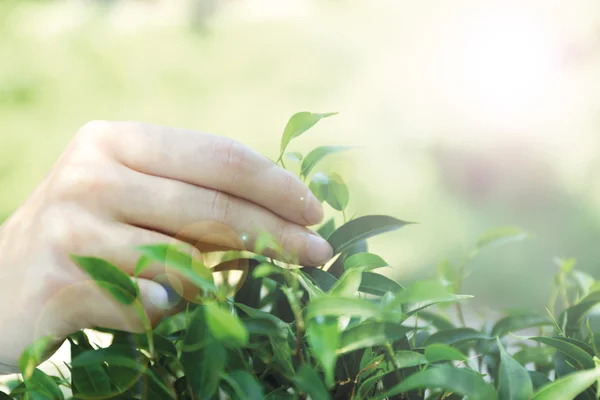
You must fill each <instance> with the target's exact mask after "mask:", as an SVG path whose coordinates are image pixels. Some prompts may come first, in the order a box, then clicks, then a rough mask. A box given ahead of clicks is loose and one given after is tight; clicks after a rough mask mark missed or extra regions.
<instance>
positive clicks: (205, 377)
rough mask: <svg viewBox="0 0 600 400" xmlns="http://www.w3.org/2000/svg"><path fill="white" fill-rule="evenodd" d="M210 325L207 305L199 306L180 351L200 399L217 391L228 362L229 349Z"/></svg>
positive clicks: (187, 373) (187, 374) (192, 384)
mask: <svg viewBox="0 0 600 400" xmlns="http://www.w3.org/2000/svg"><path fill="white" fill-rule="evenodd" d="M207 325H208V324H207V323H206V317H205V307H204V306H198V307H197V308H196V309H195V310H194V311H193V313H192V315H191V320H190V324H189V326H188V328H187V332H186V335H185V337H184V339H183V345H184V347H183V352H182V354H181V363H182V366H183V370H184V372H185V374H186V377H187V381H188V382H189V384H190V386H191V388H192V390H193V392H194V394H195V395H196V397H197V398H199V399H210V398H212V396H213V395H214V394H215V393H216V392H217V389H218V387H219V382H220V381H221V376H222V374H223V371H224V370H225V364H226V362H227V351H226V349H225V348H224V347H223V345H222V344H221V343H220V342H218V341H217V340H215V338H214V337H213V336H212V334H211V330H210V329H209V328H208V326H207Z"/></svg>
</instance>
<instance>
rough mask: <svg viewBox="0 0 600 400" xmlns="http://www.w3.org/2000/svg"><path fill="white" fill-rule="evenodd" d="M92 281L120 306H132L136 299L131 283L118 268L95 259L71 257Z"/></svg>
mask: <svg viewBox="0 0 600 400" xmlns="http://www.w3.org/2000/svg"><path fill="white" fill-rule="evenodd" d="M71 258H72V259H73V260H74V261H75V262H76V263H77V264H79V266H80V267H81V268H83V269H84V270H85V272H87V273H88V275H90V276H91V277H92V279H94V281H95V282H96V283H97V284H98V286H100V287H102V288H103V289H106V290H108V291H109V292H110V294H111V295H112V296H113V297H114V298H115V300H117V301H118V302H119V303H121V304H125V305H130V304H133V302H134V301H135V299H136V298H137V294H138V293H137V288H136V287H135V285H134V284H133V281H132V280H131V278H130V277H129V275H127V274H126V273H125V272H123V271H122V270H121V269H120V268H119V267H117V266H115V265H113V264H111V263H109V262H108V261H104V260H102V259H100V258H96V257H79V256H73V255H72V256H71Z"/></svg>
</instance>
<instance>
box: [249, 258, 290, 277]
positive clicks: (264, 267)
mask: <svg viewBox="0 0 600 400" xmlns="http://www.w3.org/2000/svg"><path fill="white" fill-rule="evenodd" d="M287 272H289V271H288V270H286V269H285V268H281V267H279V266H277V265H274V264H271V263H268V262H266V263H260V264H258V265H257V266H256V267H254V269H253V271H252V276H253V277H254V278H257V279H258V278H265V277H267V276H270V275H283V274H285V273H287Z"/></svg>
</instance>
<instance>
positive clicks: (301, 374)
mask: <svg viewBox="0 0 600 400" xmlns="http://www.w3.org/2000/svg"><path fill="white" fill-rule="evenodd" d="M294 383H295V384H296V387H297V388H298V390H299V391H301V392H304V393H306V394H307V395H309V396H310V397H311V399H315V400H317V399H318V400H327V399H331V395H330V394H329V392H328V391H327V388H326V387H325V385H324V384H323V381H322V380H321V378H320V377H319V375H318V374H317V373H316V372H315V371H314V370H313V369H312V368H311V367H310V366H309V365H308V364H302V366H301V367H300V369H299V370H298V373H297V374H296V376H295V377H294Z"/></svg>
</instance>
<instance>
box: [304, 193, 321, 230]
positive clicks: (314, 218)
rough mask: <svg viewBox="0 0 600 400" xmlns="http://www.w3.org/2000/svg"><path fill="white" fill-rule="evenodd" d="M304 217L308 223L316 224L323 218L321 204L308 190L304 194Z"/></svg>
mask: <svg viewBox="0 0 600 400" xmlns="http://www.w3.org/2000/svg"><path fill="white" fill-rule="evenodd" d="M304 219H305V220H306V222H307V223H308V224H309V225H315V224H318V223H319V222H321V221H322V220H323V206H322V205H321V203H320V202H319V200H317V198H316V197H315V195H314V194H312V192H311V191H310V190H309V191H308V193H307V194H306V208H305V209H304Z"/></svg>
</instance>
